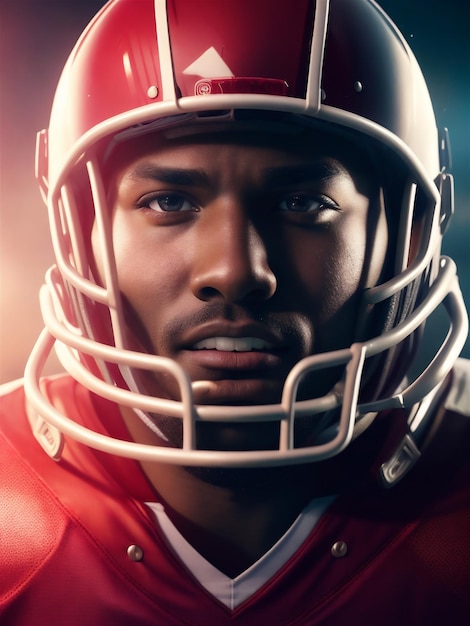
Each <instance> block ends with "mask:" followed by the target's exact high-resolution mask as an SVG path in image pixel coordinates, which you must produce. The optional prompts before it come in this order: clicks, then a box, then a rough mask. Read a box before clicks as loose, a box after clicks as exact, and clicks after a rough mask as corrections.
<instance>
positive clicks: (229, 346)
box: [194, 337, 272, 352]
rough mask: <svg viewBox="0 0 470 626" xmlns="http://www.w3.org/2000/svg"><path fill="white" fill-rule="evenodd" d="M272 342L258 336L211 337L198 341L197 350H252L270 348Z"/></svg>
mask: <svg viewBox="0 0 470 626" xmlns="http://www.w3.org/2000/svg"><path fill="white" fill-rule="evenodd" d="M271 347H272V346H271V344H270V343H268V342H267V341H264V340H263V339H258V338H257V337H209V339H203V340H202V341H198V343H197V344H196V345H195V346H194V348H195V349H196V350H221V351H223V352H251V351H252V350H268V349H269V348H271Z"/></svg>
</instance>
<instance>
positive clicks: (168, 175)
mask: <svg viewBox="0 0 470 626" xmlns="http://www.w3.org/2000/svg"><path fill="white" fill-rule="evenodd" d="M126 178H131V179H135V180H139V179H140V180H154V181H158V182H162V183H168V184H171V185H181V186H197V185H207V184H208V183H209V178H208V176H207V174H206V173H205V172H204V171H203V170H199V169H190V168H189V169H187V168H180V167H162V166H161V165H154V164H153V163H139V164H137V165H136V166H135V167H134V168H132V169H131V170H130V171H129V172H128V173H127V174H126Z"/></svg>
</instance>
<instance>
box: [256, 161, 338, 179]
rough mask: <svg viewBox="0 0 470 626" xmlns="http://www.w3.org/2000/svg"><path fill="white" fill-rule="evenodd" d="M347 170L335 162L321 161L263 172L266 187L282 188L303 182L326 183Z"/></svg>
mask: <svg viewBox="0 0 470 626" xmlns="http://www.w3.org/2000/svg"><path fill="white" fill-rule="evenodd" d="M346 172H347V170H346V169H345V168H344V167H343V166H342V165H341V164H340V163H339V162H338V161H336V160H333V159H328V160H321V161H317V162H315V163H307V164H299V165H284V166H279V167H270V168H267V169H266V170H265V171H264V172H263V183H264V184H265V185H266V186H271V185H272V186H282V185H290V184H294V185H295V184H297V183H304V182H309V181H312V182H326V181H328V180H329V179H330V178H333V177H335V176H342V175H344V174H345V173H346Z"/></svg>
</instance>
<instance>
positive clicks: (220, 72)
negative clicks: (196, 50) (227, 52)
mask: <svg viewBox="0 0 470 626" xmlns="http://www.w3.org/2000/svg"><path fill="white" fill-rule="evenodd" d="M183 74H186V75H189V76H200V77H201V78H215V77H217V78H220V77H222V76H224V77H226V76H227V77H228V76H233V75H234V74H233V72H232V70H231V69H230V68H229V66H228V65H227V64H226V63H225V61H224V60H223V59H222V57H221V56H220V54H219V53H218V52H217V50H216V49H215V48H214V47H213V46H211V47H210V48H208V49H207V50H206V51H205V52H203V53H202V54H201V56H200V57H198V58H197V59H196V60H195V61H194V62H193V63H191V65H188V67H187V68H186V69H185V70H183Z"/></svg>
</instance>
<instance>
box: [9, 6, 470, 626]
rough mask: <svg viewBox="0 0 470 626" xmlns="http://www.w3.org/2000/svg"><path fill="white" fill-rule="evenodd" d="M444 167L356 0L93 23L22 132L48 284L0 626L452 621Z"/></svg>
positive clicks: (454, 316)
mask: <svg viewBox="0 0 470 626" xmlns="http://www.w3.org/2000/svg"><path fill="white" fill-rule="evenodd" d="M448 169H449V155H448V140H447V137H446V133H445V132H441V133H440V132H438V130H437V129H436V123H435V119H434V113H433V109H432V105H431V102H430V98H429V95H428V91H427V88H426V85H425V82H424V79H423V76H422V74H421V71H420V69H419V67H418V64H417V62H416V60H415V58H414V56H413V54H412V52H411V51H410V49H409V47H408V45H407V44H406V42H405V40H404V39H403V37H402V36H401V35H400V33H399V32H398V30H397V29H396V27H395V26H394V24H393V23H392V22H391V21H390V20H389V18H388V17H387V16H386V15H385V14H384V13H383V11H382V10H381V9H380V7H379V6H378V5H377V4H375V3H374V2H373V1H372V0H329V1H328V0H316V1H315V0H288V1H287V0H275V1H273V0H250V1H248V0H236V1H235V0H227V1H223V2H222V1H219V2H216V1H215V0H195V1H189V0H171V1H168V2H167V1H165V0H111V1H110V2H109V3H108V4H106V6H105V7H104V8H103V9H102V10H101V11H100V12H99V13H98V15H97V16H96V17H95V19H94V20H93V21H92V22H91V23H90V25H89V26H88V27H87V29H86V30H85V32H84V33H83V35H82V36H81V38H80V40H79V41H78V43H77V44H76V47H75V48H74V50H73V52H72V54H71V56H70V57H69V60H68V61H67V64H66V66H65V68H64V71H63V74H62V76H61V79H60V82H59V85H58V88H57V92H56V96H55V100H54V104H53V108H52V113H51V119H50V124H49V128H48V129H47V130H45V131H42V132H41V133H40V134H39V135H38V147H37V177H38V181H39V185H40V189H41V192H42V195H43V198H44V200H45V202H46V203H47V206H48V210H49V215H50V224H51V233H52V239H53V245H54V250H55V257H56V264H55V265H54V266H53V267H52V268H51V269H50V270H49V271H48V273H47V275H46V279H45V285H44V287H43V288H42V291H41V295H40V298H41V310H42V314H43V318H44V324H45V329H44V331H43V333H42V334H41V336H40V338H39V339H38V342H37V345H36V346H35V348H34V350H33V352H32V354H31V357H30V360H29V362H28V364H27V367H26V371H25V378H24V381H23V382H22V383H21V384H20V383H18V384H17V385H15V386H14V387H15V388H14V389H13V390H11V388H10V390H9V391H8V393H6V394H5V395H4V397H3V399H2V416H1V432H2V439H1V441H2V452H1V456H0V458H1V463H2V474H1V476H2V478H1V484H2V490H1V492H2V498H3V500H2V503H1V507H0V510H1V512H2V513H1V515H2V522H1V537H2V539H1V541H2V543H1V546H2V548H1V554H0V562H1V583H0V602H1V604H0V616H1V623H2V624H4V625H12V624H15V626H26V625H28V626H29V625H31V624H48V625H50V626H54V625H59V624H61V625H63V624H67V626H74V625H77V626H78V625H83V624H90V625H92V624H113V626H115V625H121V624H122V625H124V624H126V625H128V624H133V626H138V625H140V624H142V625H144V624H146V625H148V624H157V625H161V626H172V625H174V626H181V625H182V624H188V625H189V624H191V625H196V624H197V625H201V626H202V625H204V626H207V625H214V626H223V625H225V624H227V625H228V624H233V625H236V624H240V626H242V625H243V626H248V625H254V624H257V625H259V624H276V625H287V624H296V625H309V626H311V625H316V624H318V625H320V624H321V625H323V626H326V625H332V626H337V625H342V624H351V625H353V624H381V626H388V625H392V624H393V625H394V626H395V625H396V624H404V625H406V624H413V625H414V624H441V623H443V622H444V621H446V622H447V623H450V624H453V625H455V624H460V623H462V624H463V623H467V621H466V619H467V618H468V617H469V615H470V613H469V611H470V600H469V597H470V596H469V593H468V591H469V589H468V586H469V585H468V583H469V561H468V556H469V553H468V519H469V504H470V493H469V481H468V478H469V471H470V467H469V463H468V445H467V443H468V439H469V434H470V427H469V420H468V415H469V414H470V406H469V390H468V389H469V387H468V380H469V369H468V364H466V363H465V362H464V361H462V360H460V359H458V356H459V354H460V351H461V349H462V346H463V344H464V341H465V338H466V335H467V327H468V326H467V316H466V312H465V308H464V305H463V302H462V297H461V294H460V291H459V287H458V281H457V275H456V269H455V265H454V263H453V261H452V260H451V259H449V258H447V257H443V256H441V254H440V247H441V240H442V236H443V234H444V231H445V229H446V227H447V225H448V222H449V219H450V216H451V213H452V197H453V195H452V176H451V174H450V173H449V171H448ZM438 308H441V309H443V310H444V311H445V312H446V314H447V318H446V319H447V320H448V332H447V334H446V336H445V337H444V338H443V339H442V342H441V344H440V345H439V346H438V347H437V348H436V350H435V355H433V356H432V357H431V358H429V359H427V360H425V359H423V358H419V355H420V345H421V344H422V338H423V330H424V326H425V323H426V321H427V320H428V318H430V317H431V315H432V314H433V313H434V311H436V309H438ZM53 349H55V351H56V353H57V355H58V357H59V360H60V362H61V364H62V365H63V368H64V370H65V373H64V374H63V375H59V376H55V377H49V378H45V377H43V376H42V375H41V371H42V368H43V366H44V364H45V362H46V361H47V358H48V355H49V353H50V352H51V351H52V350H53Z"/></svg>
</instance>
